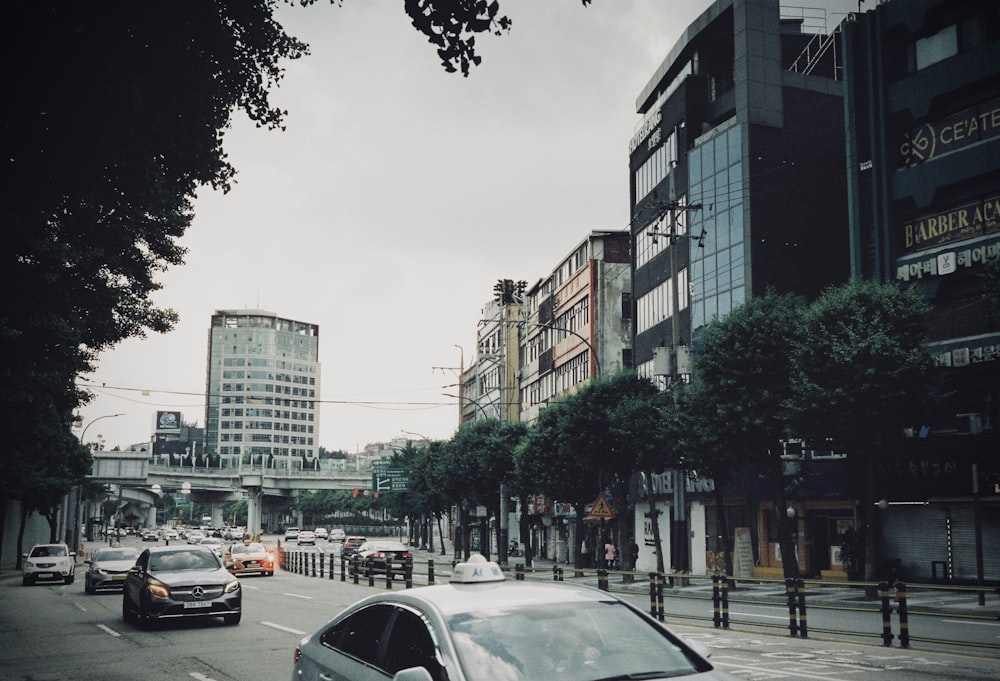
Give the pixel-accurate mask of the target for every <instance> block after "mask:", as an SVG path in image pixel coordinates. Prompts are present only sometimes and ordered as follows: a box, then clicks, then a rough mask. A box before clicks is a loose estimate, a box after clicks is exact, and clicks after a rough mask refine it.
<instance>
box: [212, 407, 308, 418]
mask: <svg viewBox="0 0 1000 681" xmlns="http://www.w3.org/2000/svg"><path fill="white" fill-rule="evenodd" d="M219 416H222V417H224V418H229V417H233V416H236V417H241V416H248V417H253V416H257V417H261V418H276V419H291V420H292V421H312V420H313V419H315V417H316V415H315V414H313V413H310V412H299V411H288V410H284V411H283V410H281V409H261V408H260V407H254V408H248V409H246V410H245V411H244V410H243V409H241V408H239V407H223V408H221V409H219Z"/></svg>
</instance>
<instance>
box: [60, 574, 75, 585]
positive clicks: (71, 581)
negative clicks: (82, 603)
mask: <svg viewBox="0 0 1000 681" xmlns="http://www.w3.org/2000/svg"><path fill="white" fill-rule="evenodd" d="M75 579H76V575H70V576H68V577H66V578H64V579H63V581H64V582H66V583H67V584H72V583H73V580H75Z"/></svg>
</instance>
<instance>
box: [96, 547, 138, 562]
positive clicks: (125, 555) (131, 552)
mask: <svg viewBox="0 0 1000 681" xmlns="http://www.w3.org/2000/svg"><path fill="white" fill-rule="evenodd" d="M138 555H139V552H138V551H136V550H135V549H101V550H100V551H98V552H97V553H95V554H94V562H97V561H100V560H135V558H136V556H138Z"/></svg>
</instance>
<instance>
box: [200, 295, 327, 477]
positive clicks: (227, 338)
mask: <svg viewBox="0 0 1000 681" xmlns="http://www.w3.org/2000/svg"><path fill="white" fill-rule="evenodd" d="M319 394H320V364H319V326H318V325H316V324H308V323H306V322H298V321H294V320H291V319H285V318H283V317H279V316H278V315H276V314H274V313H272V312H265V311H263V310H216V311H215V314H213V315H212V327H211V329H210V330H209V335H208V371H207V385H206V395H205V397H206V402H205V404H206V406H205V424H206V428H205V440H206V441H205V447H206V450H207V451H208V453H209V455H210V456H212V458H215V457H216V456H217V457H219V459H218V460H219V461H220V465H221V466H223V467H240V466H242V467H247V466H264V467H268V468H281V469H299V468H303V467H305V468H310V467H312V466H314V465H315V464H316V461H317V455H318V453H319Z"/></svg>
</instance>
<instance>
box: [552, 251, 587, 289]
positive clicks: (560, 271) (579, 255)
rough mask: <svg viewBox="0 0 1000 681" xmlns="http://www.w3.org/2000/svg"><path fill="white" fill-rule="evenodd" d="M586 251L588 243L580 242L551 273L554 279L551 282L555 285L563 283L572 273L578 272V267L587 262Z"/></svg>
mask: <svg viewBox="0 0 1000 681" xmlns="http://www.w3.org/2000/svg"><path fill="white" fill-rule="evenodd" d="M587 251H588V244H586V243H584V244H581V245H580V247H579V248H578V249H576V251H575V252H574V253H573V254H572V255H570V256H569V257H568V258H566V260H564V261H563V262H562V264H561V265H559V267H558V268H557V269H556V271H555V272H554V273H553V277H554V281H553V282H552V284H553V285H554V286H556V287H559V286H562V285H563V284H564V283H566V282H567V281H569V280H570V279H571V278H572V277H573V275H574V274H576V273H577V272H579V271H580V268H582V267H584V266H585V265H586V264H587V260H588V258H587Z"/></svg>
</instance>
